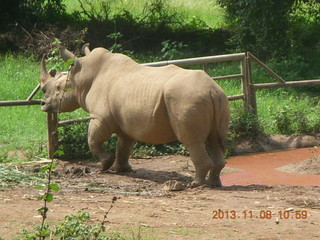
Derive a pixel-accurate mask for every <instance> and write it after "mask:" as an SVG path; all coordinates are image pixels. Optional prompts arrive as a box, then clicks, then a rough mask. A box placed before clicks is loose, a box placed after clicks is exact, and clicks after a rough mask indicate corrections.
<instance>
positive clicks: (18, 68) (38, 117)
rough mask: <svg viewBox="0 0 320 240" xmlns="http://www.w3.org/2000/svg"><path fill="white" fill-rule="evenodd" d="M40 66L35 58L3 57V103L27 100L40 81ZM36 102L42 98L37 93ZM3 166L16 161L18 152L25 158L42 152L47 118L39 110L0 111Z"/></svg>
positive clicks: (0, 94)
mask: <svg viewBox="0 0 320 240" xmlns="http://www.w3.org/2000/svg"><path fill="white" fill-rule="evenodd" d="M38 69H39V63H38V62H37V61H36V60H35V59H34V58H33V57H23V56H17V57H14V56H13V55H12V54H8V55H5V56H1V57H0V76H1V78H0V101H6V100H25V99H27V97H28V96H29V94H30V93H31V92H32V90H33V89H34V88H35V87H36V85H37V84H38V81H39V70H38ZM35 98H42V96H41V93H38V94H37V95H36V96H35ZM0 116H1V121H0V133H1V134H0V162H3V161H8V158H10V159H12V158H15V157H14V155H15V154H9V155H11V157H10V156H9V157H8V152H14V151H15V150H17V149H19V150H23V151H24V150H26V151H27V152H25V153H24V155H26V156H30V157H31V156H32V155H33V153H36V152H37V153H39V151H43V143H44V142H45V141H46V114H45V113H43V112H41V111H40V106H23V107H22V106H19V107H0Z"/></svg>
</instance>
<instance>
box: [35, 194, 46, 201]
mask: <svg viewBox="0 0 320 240" xmlns="http://www.w3.org/2000/svg"><path fill="white" fill-rule="evenodd" d="M44 196H45V195H42V196H39V197H38V198H37V200H38V201H41V200H43V199H44Z"/></svg>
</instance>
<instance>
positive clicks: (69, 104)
mask: <svg viewBox="0 0 320 240" xmlns="http://www.w3.org/2000/svg"><path fill="white" fill-rule="evenodd" d="M66 51H67V50H66ZM62 58H63V59H64V60H66V59H70V58H74V55H73V54H72V53H70V52H69V55H68V56H65V55H62ZM71 75H72V70H71V71H70V72H69V73H68V74H67V75H64V74H62V73H60V72H56V71H55V70H50V71H49V72H48V71H47V69H46V64H45V56H43V58H42V60H41V68H40V84H41V90H42V91H43V93H44V97H43V104H42V107H41V110H42V111H45V112H55V113H58V112H71V111H74V110H75V109H77V108H79V107H80V105H79V103H78V101H77V92H76V87H75V84H74V81H73V79H72V76H71Z"/></svg>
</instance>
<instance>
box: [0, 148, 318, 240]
mask: <svg viewBox="0 0 320 240" xmlns="http://www.w3.org/2000/svg"><path fill="white" fill-rule="evenodd" d="M319 155H320V150H319V149H318V148H305V149H296V150H292V151H285V152H274V153H263V154H254V155H247V156H239V157H234V158H231V159H229V160H228V164H227V166H228V167H227V168H226V170H225V171H224V175H223V177H222V181H223V184H224V185H225V187H223V188H219V189H210V188H206V187H200V188H195V189H191V188H185V189H184V190H182V191H167V190H165V188H164V186H165V185H166V183H167V181H168V180H177V181H179V182H180V183H182V184H188V183H189V182H191V180H192V176H193V174H194V169H193V165H192V164H191V162H190V159H189V158H187V157H182V156H167V157H161V158H153V159H133V160H132V165H133V167H134V169H135V172H133V173H129V174H124V175H116V174H110V173H100V172H99V166H98V165H97V164H96V163H93V162H90V163H67V162H61V163H60V164H59V167H58V169H57V172H56V174H57V176H56V177H55V178H56V180H57V181H59V182H60V185H61V187H62V190H61V191H60V192H58V193H57V194H56V195H55V200H54V201H53V202H52V203H50V205H49V208H50V212H49V219H48V220H49V221H53V222H55V221H61V220H62V219H63V218H64V216H65V215H69V214H74V213H76V212H78V211H79V210H82V211H87V212H89V213H90V215H91V216H92V219H93V220H94V221H101V220H102V218H103V215H104V212H105V210H106V209H108V207H109V206H110V203H111V199H112V197H113V196H117V197H120V199H119V200H117V202H116V203H115V206H114V208H113V209H112V211H111V212H110V214H109V216H108V231H118V232H121V233H122V234H127V235H124V236H127V238H126V239H132V235H134V236H138V232H140V235H141V237H142V239H199V240H202V239H204V240H205V239H260V240H261V239H319V238H320V232H319V229H320V187H319V186H320V175H310V174H303V175H302V174H298V173H287V172H281V171H278V170H275V169H277V168H279V167H282V166H284V165H288V164H290V163H295V162H302V161H303V160H306V159H309V158H312V157H315V156H319ZM314 167H318V168H320V165H316V166H314ZM270 176H271V177H270ZM308 179H311V183H310V182H306V181H308ZM299 185H300V186H299ZM301 185H303V186H301ZM37 196H38V192H37V191H36V190H34V189H32V188H22V187H19V186H18V187H16V188H14V189H11V190H10V189H6V190H4V191H0V209H1V214H0V236H1V237H2V238H4V239H12V238H13V236H15V233H16V232H19V231H21V229H22V228H23V227H30V226H32V225H33V224H35V223H39V222H40V218H39V216H37V213H36V209H37V208H39V207H40V206H41V203H40V202H38V201H36V198H37Z"/></svg>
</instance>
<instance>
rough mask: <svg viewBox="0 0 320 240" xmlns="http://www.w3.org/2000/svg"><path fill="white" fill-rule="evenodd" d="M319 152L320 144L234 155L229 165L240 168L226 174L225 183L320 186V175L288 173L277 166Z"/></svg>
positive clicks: (307, 157) (319, 153) (229, 184)
mask: <svg viewBox="0 0 320 240" xmlns="http://www.w3.org/2000/svg"><path fill="white" fill-rule="evenodd" d="M319 155H320V148H301V149H294V150H288V151H277V152H271V153H270V152H269V153H260V154H256V153H255V154H254V155H253V154H252V155H246V156H236V157H232V158H230V159H228V160H227V166H228V167H231V168H237V169H239V170H240V172H236V173H231V174H227V175H223V176H222V177H221V179H222V184H223V185H224V186H232V185H252V184H258V185H260V184H261V185H274V184H281V185H292V186H308V185H309V186H320V175H306V174H299V173H287V172H282V171H279V170H277V169H276V168H279V167H282V166H285V165H288V164H293V163H297V162H301V161H304V160H306V159H309V158H312V157H315V156H319ZM319 168H320V166H319Z"/></svg>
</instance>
